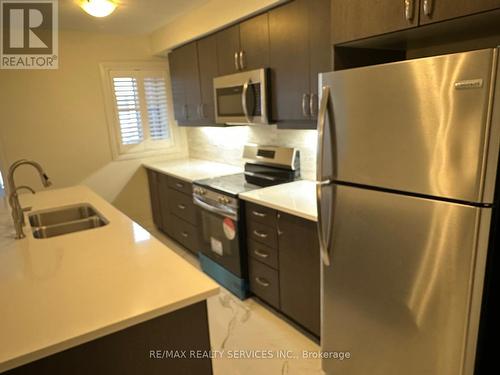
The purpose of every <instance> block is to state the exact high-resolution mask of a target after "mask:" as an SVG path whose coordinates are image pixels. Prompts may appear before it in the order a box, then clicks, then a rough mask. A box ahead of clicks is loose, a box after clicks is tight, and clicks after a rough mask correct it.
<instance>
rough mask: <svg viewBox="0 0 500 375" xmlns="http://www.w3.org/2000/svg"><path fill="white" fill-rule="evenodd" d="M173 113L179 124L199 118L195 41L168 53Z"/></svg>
mask: <svg viewBox="0 0 500 375" xmlns="http://www.w3.org/2000/svg"><path fill="white" fill-rule="evenodd" d="M169 64H170V74H171V77H172V95H173V100H174V115H175V119H176V120H177V122H178V123H179V125H190V124H192V123H194V122H196V121H199V120H200V104H201V95H200V77H199V72H198V51H197V47H196V42H192V43H188V44H186V45H184V46H182V47H179V48H177V49H175V50H173V51H172V52H171V53H170V55H169Z"/></svg>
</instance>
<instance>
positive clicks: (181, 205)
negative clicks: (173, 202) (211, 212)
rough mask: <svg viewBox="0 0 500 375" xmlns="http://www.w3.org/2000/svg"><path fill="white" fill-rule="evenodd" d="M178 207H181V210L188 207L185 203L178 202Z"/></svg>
mask: <svg viewBox="0 0 500 375" xmlns="http://www.w3.org/2000/svg"><path fill="white" fill-rule="evenodd" d="M177 207H178V208H180V209H181V210H185V209H186V206H185V205H183V204H178V205H177Z"/></svg>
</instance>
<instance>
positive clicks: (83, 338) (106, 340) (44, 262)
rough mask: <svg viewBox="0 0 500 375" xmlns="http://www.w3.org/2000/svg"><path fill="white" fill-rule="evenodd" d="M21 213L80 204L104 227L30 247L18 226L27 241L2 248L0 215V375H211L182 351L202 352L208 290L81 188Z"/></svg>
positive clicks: (33, 241) (39, 200)
mask: <svg viewBox="0 0 500 375" xmlns="http://www.w3.org/2000/svg"><path fill="white" fill-rule="evenodd" d="M21 203H22V206H23V207H31V213H33V212H36V211H39V210H44V209H49V208H56V207H63V206H68V205H74V204H81V203H87V204H90V205H91V206H93V207H94V208H95V209H96V210H97V211H99V212H100V214H102V216H104V217H105V218H106V219H107V221H108V224H107V225H105V226H102V227H100V228H95V229H89V230H85V231H80V232H75V233H71V234H66V235H61V236H57V237H52V238H47V239H37V238H34V236H33V234H32V233H31V228H30V224H29V221H28V220H27V225H26V227H25V233H26V238H25V239H22V240H14V239H12V240H11V239H10V238H13V236H12V233H10V230H11V229H10V226H6V212H5V211H6V208H5V205H3V206H2V226H1V228H0V230H1V231H2V233H0V235H1V237H2V239H1V241H0V244H1V247H0V299H1V300H2V305H1V306H0V332H1V335H0V372H3V371H8V370H10V371H8V373H9V374H39V373H51V374H69V373H71V374H90V373H92V374H111V373H120V374H138V373H141V374H159V373H163V374H164V373H176V374H183V373H185V374H188V373H196V374H211V373H212V368H211V361H210V358H207V357H206V356H203V358H200V359H195V358H192V355H191V354H192V353H190V352H189V351H191V350H201V351H208V350H209V349H210V340H209V334H208V321H207V311H206V299H207V298H208V297H210V296H212V295H215V294H217V293H218V289H219V288H218V286H217V284H216V283H214V282H213V281H212V280H211V279H210V278H208V277H207V276H205V275H204V274H203V273H201V272H200V271H198V270H197V269H196V268H194V267H193V266H191V265H190V264H189V263H188V262H186V261H185V260H184V259H182V258H181V257H180V256H178V255H177V254H176V253H174V252H173V251H172V250H170V249H169V248H168V247H166V246H165V245H163V244H162V243H161V242H159V241H158V240H156V239H155V238H154V237H152V236H151V235H150V234H149V233H148V232H147V231H146V230H144V229H143V228H142V227H141V226H139V225H138V224H136V223H135V222H133V221H132V220H131V219H129V218H128V217H127V216H125V215H124V214H122V213H121V212H119V211H118V210H117V209H115V208H114V207H113V206H111V205H110V204H109V203H108V202H106V201H105V200H103V199H102V198H100V197H99V196H98V195H97V194H95V193H94V192H92V191H91V190H89V189H88V188H86V187H83V186H77V187H72V188H66V189H59V190H52V191H45V192H40V193H37V194H36V195H23V196H21ZM28 214H29V213H28ZM172 350H179V352H177V353H178V354H179V356H180V357H181V358H174V359H169V358H168V356H169V354H168V353H169V351H172ZM185 351H187V352H185ZM186 353H187V358H182V355H183V354H186ZM190 357H191V358H190Z"/></svg>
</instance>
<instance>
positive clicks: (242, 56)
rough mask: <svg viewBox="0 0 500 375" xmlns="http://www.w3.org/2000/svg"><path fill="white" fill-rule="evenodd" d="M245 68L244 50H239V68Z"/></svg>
mask: <svg viewBox="0 0 500 375" xmlns="http://www.w3.org/2000/svg"><path fill="white" fill-rule="evenodd" d="M245 68H246V66H245V52H244V51H240V70H244V69H245Z"/></svg>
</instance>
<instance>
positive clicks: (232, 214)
mask: <svg viewBox="0 0 500 375" xmlns="http://www.w3.org/2000/svg"><path fill="white" fill-rule="evenodd" d="M193 202H194V204H196V205H197V206H200V207H201V208H203V209H205V210H207V211H210V212H213V213H216V214H219V215H222V216H225V217H229V218H231V219H233V220H238V218H237V217H236V213H235V212H233V211H229V210H224V209H222V208H218V207H214V206H212V205H210V204H208V203H206V202H204V201H202V200H201V199H200V198H198V197H196V196H193Z"/></svg>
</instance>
